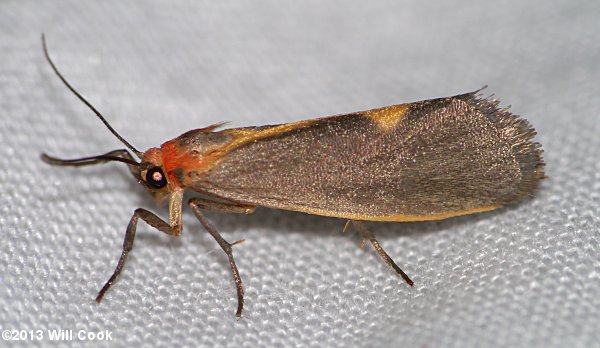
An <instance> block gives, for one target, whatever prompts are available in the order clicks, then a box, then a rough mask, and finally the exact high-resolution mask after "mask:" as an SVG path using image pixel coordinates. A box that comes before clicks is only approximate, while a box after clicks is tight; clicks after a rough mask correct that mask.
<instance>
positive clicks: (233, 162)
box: [42, 36, 544, 316]
mask: <svg viewBox="0 0 600 348" xmlns="http://www.w3.org/2000/svg"><path fill="white" fill-rule="evenodd" d="M42 45H43V49H44V54H45V57H46V59H47V61H48V63H49V64H50V66H51V67H52V69H53V70H54V73H55V74H56V75H57V76H58V77H59V78H60V79H61V80H62V82H63V83H64V84H65V86H66V87H67V88H68V89H69V90H70V91H71V92H73V93H74V94H75V95H76V96H77V97H78V98H79V99H80V100H81V101H82V102H83V103H85V104H86V105H87V106H88V107H89V108H90V109H91V110H92V111H93V112H94V113H95V114H96V116H97V117H98V118H99V119H100V120H101V121H102V122H103V123H104V125H105V126H106V127H107V128H108V129H109V130H110V131H111V132H112V134H113V135H114V136H115V137H117V138H118V139H119V140H120V141H121V142H122V143H123V144H124V145H125V147H126V148H127V149H119V150H114V151H110V152H107V153H105V154H102V155H99V156H91V157H84V158H78V159H69V160H66V159H58V158H55V157H51V156H48V155H46V154H42V159H43V160H44V161H45V162H47V163H49V164H52V165H60V166H85V165H92V164H99V163H105V162H111V161H115V162H122V163H125V164H126V165H127V166H128V167H129V170H130V172H131V174H132V175H133V177H134V178H135V179H136V180H137V181H138V182H139V183H140V184H142V185H144V186H145V187H146V188H147V189H148V190H149V191H150V192H151V193H152V194H153V195H154V196H156V197H160V198H164V199H167V200H168V202H169V221H168V222H167V221H164V220H163V219H161V218H160V217H158V216H157V215H155V214H154V213H152V212H150V211H148V210H145V209H141V208H139V209H136V210H135V212H134V213H133V216H132V217H131V220H130V221H129V225H128V226H127V229H126V232H125V241H124V243H123V250H122V254H121V257H120V259H119V261H118V263H117V266H116V268H115V270H114V272H113V274H112V276H111V277H110V278H109V280H108V281H107V282H106V284H105V285H104V286H103V287H102V289H101V290H100V292H99V293H98V296H97V297H96V301H97V302H100V301H101V300H102V298H103V297H104V295H105V293H106V291H107V290H108V289H109V288H110V287H111V285H112V284H113V283H114V281H115V280H116V279H117V277H118V276H119V274H120V273H121V271H122V269H123V265H124V263H125V260H126V258H127V255H128V254H129V252H130V251H131V250H132V247H133V241H134V238H135V232H136V226H137V223H138V221H139V220H140V219H141V220H143V221H145V222H146V223H147V224H149V225H151V226H152V227H154V228H156V229H158V230H159V231H161V232H164V233H166V234H168V235H169V236H173V237H177V236H179V235H180V234H181V231H182V229H183V226H182V222H181V221H182V208H183V193H184V191H185V190H186V189H189V190H193V191H196V192H198V193H199V194H201V196H202V197H195V198H192V199H190V200H189V202H187V203H188V205H189V207H190V208H191V210H192V211H193V212H194V214H195V215H196V216H197V218H198V219H199V221H200V223H201V224H202V225H203V226H204V228H205V229H206V230H207V231H208V232H209V233H210V234H211V235H212V236H213V237H214V239H215V240H216V241H217V243H218V244H219V246H220V247H221V248H222V249H223V251H224V252H225V254H226V255H227V257H228V259H229V265H230V267H231V272H232V274H233V279H234V281H235V285H236V290H237V299H238V307H237V311H236V315H237V316H241V315H242V310H243V305H244V289H243V286H242V280H241V277H240V274H239V272H238V269H237V267H236V263H235V260H234V257H233V252H232V246H233V245H235V244H236V243H229V242H227V241H226V240H225V239H224V238H223V237H222V236H221V235H220V233H219V232H218V231H217V230H216V229H215V227H214V226H213V225H212V224H211V223H210V222H209V221H208V220H207V219H206V218H205V217H204V215H203V213H202V212H203V210H211V211H218V212H225V213H241V214H250V213H252V212H253V211H254V210H255V208H256V207H258V206H261V207H268V208H274V209H284V210H291V211H297V212H303V213H308V214H315V215H323V216H331V217H337V218H341V219H346V220H347V221H348V222H347V223H346V226H345V227H344V229H345V228H346V227H348V224H349V223H352V225H353V226H354V227H355V228H356V230H357V231H358V232H359V233H360V234H361V236H362V238H363V242H362V245H361V246H364V244H365V243H366V242H367V241H368V242H370V243H371V244H372V245H373V246H374V248H375V249H376V250H377V252H378V253H379V254H380V255H381V257H382V258H383V259H384V260H385V262H386V263H387V264H389V265H390V266H391V267H392V268H393V269H394V270H395V271H396V272H397V273H398V274H399V275H400V276H401V277H402V278H403V279H404V280H405V281H406V282H407V283H408V284H409V285H411V286H412V285H413V281H412V280H411V279H410V278H409V277H408V276H407V275H406V274H405V273H404V272H403V271H402V270H401V269H400V267H398V266H397V265H396V263H395V262H394V261H393V260H392V258H391V257H390V256H389V255H388V254H387V253H386V252H385V251H384V249H383V248H382V247H381V245H380V244H379V243H378V241H377V239H376V238H375V235H374V234H373V233H372V232H371V231H370V230H368V229H367V228H366V226H365V225H364V224H363V223H362V222H361V221H398V222H406V221H425V220H440V219H446V218H451V217H454V216H459V215H465V214H473V213H479V212H484V211H490V210H494V209H498V208H500V207H502V206H505V205H507V204H511V203H514V202H517V201H520V200H521V199H523V198H524V197H527V196H530V195H532V194H533V192H534V191H535V189H536V187H537V186H538V183H539V182H540V180H541V179H542V178H544V162H543V160H542V150H541V145H540V144H539V143H537V142H534V141H533V139H534V136H535V134H536V132H535V130H534V129H533V128H532V127H531V125H530V124H529V123H528V122H527V121H526V120H525V119H523V118H520V117H518V116H516V115H513V114H511V113H510V112H509V111H508V109H507V108H504V109H500V108H498V105H499V101H498V100H495V99H493V98H491V97H488V98H483V97H481V96H480V95H479V92H480V90H478V91H475V92H471V93H465V94H461V95H456V96H452V97H447V98H438V99H431V100H424V101H420V102H414V103H407V104H400V105H393V106H387V107H383V108H377V109H373V110H368V111H362V112H356V113H351V114H345V115H337V116H329V117H323V118H316V119H311V120H306V121H300V122H294V123H287V124H279V125H267V126H259V127H244V128H231V129H221V128H222V124H214V125H211V126H208V127H204V128H199V129H194V130H191V131H188V132H186V133H184V134H182V135H180V136H178V137H176V138H175V139H172V140H169V141H167V142H165V143H163V144H162V145H160V147H155V148H151V149H149V150H146V151H145V152H141V151H139V150H137V149H136V148H135V147H133V146H132V145H131V144H130V143H129V142H127V141H126V140H125V139H123V137H121V136H120V135H119V134H118V133H117V132H116V131H115V130H114V129H113V128H112V127H111V126H110V124H109V123H108V122H107V121H106V119H105V118H104V117H103V116H102V115H101V114H100V112H99V111H98V110H96V109H95V108H94V107H93V106H92V105H91V104H90V103H89V102H88V101H87V100H86V99H85V98H84V97H83V96H81V95H80V94H79V93H78V92H77V91H76V90H75V89H74V88H73V87H72V86H71V85H70V84H69V83H68V82H67V80H66V79H65V78H64V77H63V75H62V74H61V73H60V72H59V70H58V69H57V67H56V66H55V64H54V63H53V61H52V60H51V58H50V56H49V54H48V49H47V47H46V42H45V39H44V37H43V36H42ZM134 156H135V157H134ZM136 158H137V159H136Z"/></svg>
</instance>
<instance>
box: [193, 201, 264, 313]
mask: <svg viewBox="0 0 600 348" xmlns="http://www.w3.org/2000/svg"><path fill="white" fill-rule="evenodd" d="M188 204H189V205H190V207H191V208H192V210H193V211H194V214H196V217H197V218H198V220H200V223H201V224H202V226H204V228H205V229H206V230H207V231H208V233H210V235H211V236H213V238H214V239H215V240H216V241H217V243H219V246H220V247H221V249H223V251H224V252H225V254H227V258H228V259H229V267H231V273H232V274H233V280H234V282H235V287H236V290H237V298H238V308H237V311H236V313H235V315H236V316H237V317H241V316H242V310H243V308H244V287H243V286H242V278H241V277H240V273H239V272H238V269H237V266H236V265H235V260H234V259H233V252H232V248H231V247H232V246H234V245H235V244H237V243H239V242H241V241H238V242H234V243H233V244H232V243H229V242H227V241H226V240H225V239H223V237H221V234H220V233H219V232H218V231H217V230H216V229H215V227H214V226H213V225H212V224H211V223H210V222H209V221H208V220H207V219H206V218H205V217H204V214H202V209H207V210H212V211H218V212H225V213H239V214H250V213H252V212H253V211H254V209H256V207H254V206H250V205H243V204H238V203H221V202H215V201H210V200H206V199H202V198H192V199H190V201H189V203H188Z"/></svg>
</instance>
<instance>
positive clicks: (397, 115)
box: [364, 104, 411, 132]
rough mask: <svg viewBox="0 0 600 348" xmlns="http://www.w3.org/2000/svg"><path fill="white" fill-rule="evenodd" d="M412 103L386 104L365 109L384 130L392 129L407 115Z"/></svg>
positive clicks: (367, 114)
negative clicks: (381, 106) (376, 107)
mask: <svg viewBox="0 0 600 348" xmlns="http://www.w3.org/2000/svg"><path fill="white" fill-rule="evenodd" d="M410 105H411V104H400V105H392V106H386V107H383V108H379V109H373V110H369V111H365V112H364V114H365V115H366V116H367V117H369V118H370V119H371V120H372V121H373V122H374V123H375V124H376V125H377V127H379V129H381V130H382V131H384V132H387V131H390V130H392V129H394V128H395V127H396V125H397V124H398V123H400V121H401V120H402V119H403V118H404V116H406V114H407V112H408V109H409V108H410Z"/></svg>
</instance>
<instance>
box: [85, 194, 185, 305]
mask: <svg viewBox="0 0 600 348" xmlns="http://www.w3.org/2000/svg"><path fill="white" fill-rule="evenodd" d="M182 198H183V191H176V192H174V193H172V194H171V197H170V200H169V221H170V223H166V222H165V221H164V220H163V219H161V218H159V217H158V216H156V215H155V214H154V213H152V212H150V211H148V210H146V209H142V208H138V209H136V210H135V212H134V213H133V216H132V217H131V220H129V224H128V225H127V231H126V232H125V240H124V241H123V251H122V252H121V257H120V258H119V262H118V263H117V267H116V268H115V270H114V272H113V274H112V275H111V276H110V278H109V279H108V281H107V282H106V284H104V286H103V287H102V289H100V292H98V296H96V302H98V303H100V301H102V298H103V297H104V294H105V293H106V291H107V290H108V289H109V288H110V287H111V285H112V284H113V283H114V282H115V280H116V279H117V277H119V274H121V271H122V270H123V265H124V264H125V259H126V258H127V255H128V254H129V252H130V251H131V249H133V240H134V239H135V231H136V228H137V223H138V220H139V219H142V220H144V221H145V222H146V223H147V224H148V225H150V226H152V227H154V228H156V229H157V230H159V231H161V232H164V233H166V234H168V235H169V236H172V237H179V235H180V234H181V226H182V225H181V201H182Z"/></svg>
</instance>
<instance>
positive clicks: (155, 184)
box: [146, 167, 167, 189]
mask: <svg viewBox="0 0 600 348" xmlns="http://www.w3.org/2000/svg"><path fill="white" fill-rule="evenodd" d="M146 182H147V183H148V186H150V187H152V188H154V189H161V188H163V187H165V186H167V178H166V177H165V173H163V171H162V169H161V168H160V167H153V168H150V169H148V171H147V172H146Z"/></svg>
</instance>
